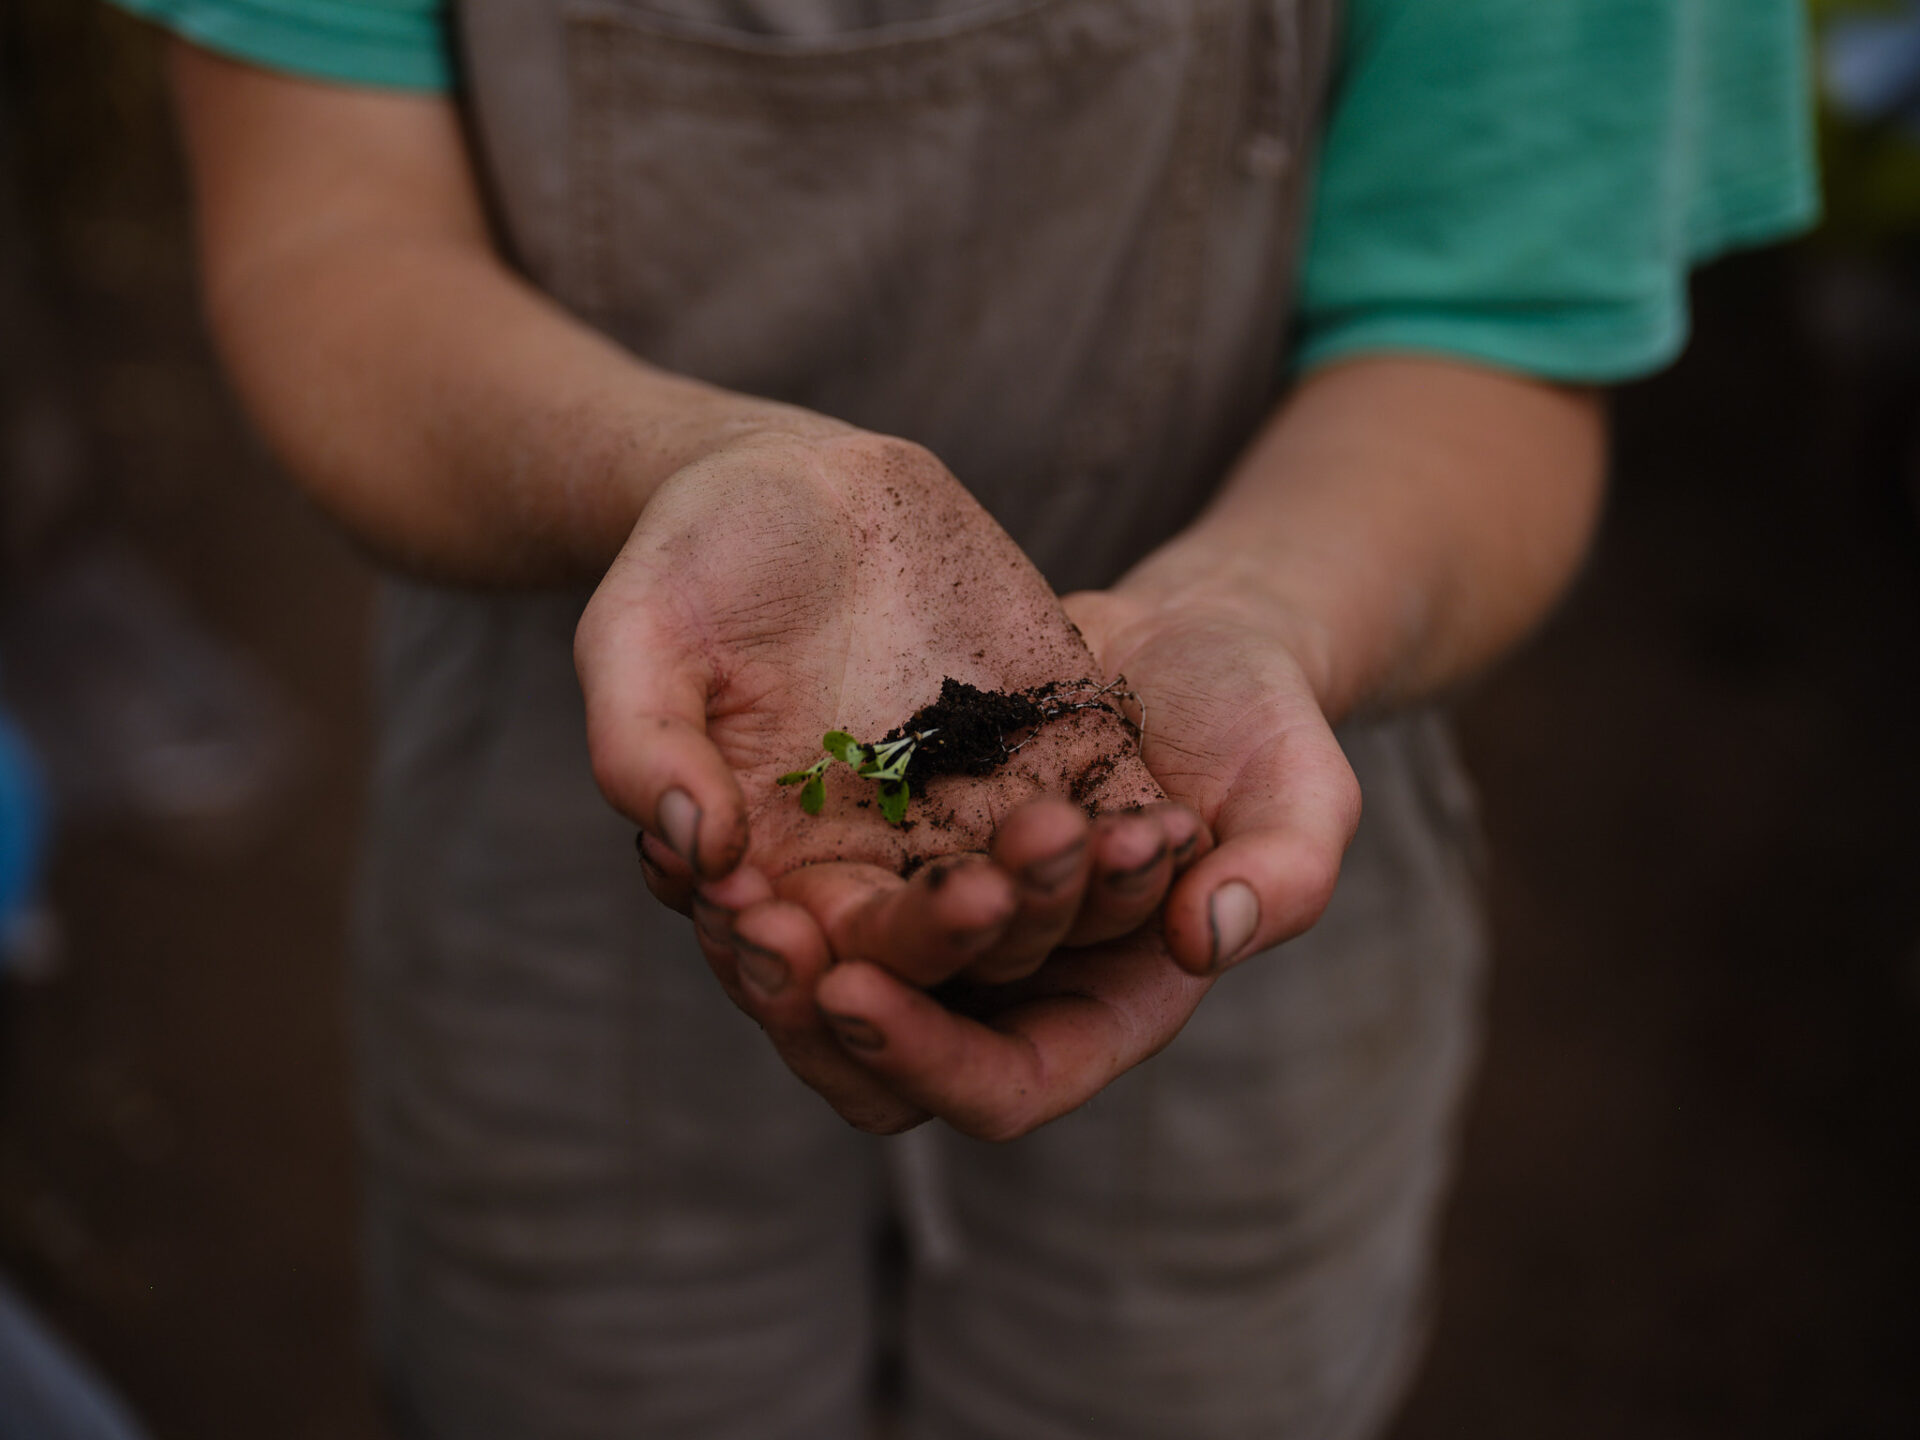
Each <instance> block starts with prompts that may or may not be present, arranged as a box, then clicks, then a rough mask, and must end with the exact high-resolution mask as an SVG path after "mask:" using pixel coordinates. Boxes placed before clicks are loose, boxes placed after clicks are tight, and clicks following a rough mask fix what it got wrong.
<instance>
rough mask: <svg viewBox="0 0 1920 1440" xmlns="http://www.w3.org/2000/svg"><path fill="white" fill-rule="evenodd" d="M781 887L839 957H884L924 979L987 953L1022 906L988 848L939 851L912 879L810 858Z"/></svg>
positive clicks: (897, 970) (894, 967)
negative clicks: (980, 851) (942, 853)
mask: <svg viewBox="0 0 1920 1440" xmlns="http://www.w3.org/2000/svg"><path fill="white" fill-rule="evenodd" d="M776 888H777V890H778V892H779V894H780V896H781V897H782V898H783V899H787V900H791V901H793V902H795V903H796V904H798V905H800V906H802V907H803V908H805V909H806V910H807V912H808V913H809V914H811V915H812V916H813V917H814V919H815V921H816V922H817V923H818V924H819V926H820V928H821V931H822V932H823V933H824V934H825V935H826V937H827V944H828V945H829V946H830V947H831V949H832V951H833V953H834V954H835V955H836V956H838V957H839V958H840V959H841V960H865V961H869V962H871V963H873V964H876V965H882V966H885V967H886V968H887V969H888V970H890V971H892V972H893V973H894V974H895V975H898V976H899V977H900V978H901V979H903V980H905V981H907V982H908V983H909V984H912V985H922V986H924V985H937V984H939V983H940V982H941V981H942V980H945V979H948V978H949V977H951V976H953V975H956V974H958V973H959V972H960V971H962V970H964V969H966V967H967V966H969V965H970V964H972V963H973V962H974V961H975V960H976V959H978V958H979V957H980V956H981V955H982V954H984V953H985V952H986V951H987V950H988V948H989V947H990V946H992V945H993V944H994V943H995V942H996V941H997V940H998V939H999V938H1000V936H1001V935H1002V934H1003V933H1004V931H1005V929H1006V926H1007V923H1008V921H1010V920H1011V919H1012V918H1013V914H1014V911H1015V909H1016V906H1017V900H1016V897H1015V895H1014V886H1013V881H1012V879H1011V878H1010V877H1009V876H1007V875H1006V874H1005V873H1004V872H1002V871H1001V870H1000V868H999V867H998V866H996V865H995V864H993V862H992V861H991V860H989V859H988V858H987V857H986V856H984V855H957V856H947V857H942V858H940V859H937V860H934V861H931V862H930V863H928V864H927V865H925V866H923V867H922V868H921V869H920V871H919V872H918V873H916V874H915V875H914V877H913V878H912V880H910V881H903V880H901V879H900V878H899V877H898V876H897V875H894V874H892V873H891V872H890V871H886V870H882V869H880V868H878V867H877V866H872V865H856V864H851V863H848V864H832V863H830V864H823V865H806V866H802V867H801V868H799V869H797V870H792V871H789V872H788V873H787V874H785V875H783V876H782V877H781V878H780V880H779V882H778V885H777V887H776Z"/></svg>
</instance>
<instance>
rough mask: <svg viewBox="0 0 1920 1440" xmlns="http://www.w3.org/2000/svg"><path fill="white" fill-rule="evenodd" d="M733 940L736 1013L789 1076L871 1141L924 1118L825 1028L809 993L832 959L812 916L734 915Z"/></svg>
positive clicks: (794, 912)
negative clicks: (757, 1030)
mask: <svg viewBox="0 0 1920 1440" xmlns="http://www.w3.org/2000/svg"><path fill="white" fill-rule="evenodd" d="M732 934H733V953H734V957H735V962H736V967H737V973H738V976H739V980H740V986H739V989H740V994H741V999H740V1002H739V1003H740V1005H741V1008H742V1009H744V1010H745V1011H746V1012H747V1013H748V1014H749V1015H751V1016H752V1017H753V1018H754V1019H755V1020H756V1021H758V1022H759V1024H760V1026H761V1028H762V1029H764V1030H765V1031H766V1032H767V1038H768V1039H770V1040H771V1041H772V1042H773V1045H774V1048H775V1049H776V1050H778V1051H779V1052H780V1057H781V1059H783V1060H784V1061H785V1062H786V1063H787V1066H788V1068H789V1069H791V1070H792V1071H793V1073H794V1074H795V1075H797V1076H798V1077H799V1078H800V1079H801V1080H802V1081H803V1082H804V1083H805V1084H807V1085H809V1086H810V1087H812V1088H813V1089H814V1090H815V1091H816V1092H818V1093H819V1094H820V1096H821V1097H822V1098H823V1099H825V1100H826V1102H827V1103H828V1104H829V1105H831V1106H832V1107H833V1108H834V1109H835V1110H836V1111H837V1112H838V1113H839V1114H840V1116H841V1117H842V1118H843V1119H845V1120H846V1121H847V1122H848V1123H849V1124H851V1125H853V1126H855V1127H856V1128H858V1129H861V1130H865V1131H868V1132H870V1133H872V1134H878V1135H892V1134H897V1133H898V1132H900V1131H902V1130H907V1129H911V1128H912V1127H913V1126H915V1125H917V1124H919V1123H920V1122H921V1121H923V1120H925V1119H926V1118H927V1116H926V1112H925V1111H924V1110H922V1109H920V1107H918V1106H917V1105H914V1104H912V1103H911V1102H910V1101H906V1100H903V1099H901V1098H900V1097H899V1096H898V1095H895V1094H894V1093H893V1092H892V1091H891V1090H890V1089H889V1088H888V1087H887V1086H886V1084H885V1083H884V1082H883V1081H881V1080H880V1079H879V1078H878V1077H876V1076H875V1075H874V1074H873V1073H872V1072H870V1071H868V1070H867V1069H865V1068H864V1067H863V1066H861V1065H860V1064H859V1063H858V1062H856V1061H855V1060H853V1059H851V1058H850V1057H849V1056H848V1055H847V1052H846V1051H845V1050H844V1049H842V1048H841V1046H840V1044H839V1043H838V1042H837V1041H836V1040H835V1038H834V1036H833V1032H832V1031H831V1030H829V1029H828V1028H827V1024H826V1022H825V1020H824V1019H822V1017H821V1015H820V1011H819V1007H818V1006H817V1005H816V1004H815V1003H814V990H815V987H816V986H817V985H818V983H819V980H820V977H821V976H822V975H823V974H825V973H826V971H827V968H828V966H830V965H831V964H832V963H833V957H832V955H831V954H830V953H829V951H828V949H827V942H826V937H825V936H824V935H822V934H821V933H820V927H819V926H818V925H816V924H814V922H813V917H812V916H810V915H809V914H808V913H807V912H806V911H805V910H803V909H802V908H801V907H800V906H798V905H795V904H792V903H791V902H789V901H783V900H767V901H764V902H762V903H760V904H756V905H753V906H750V907H748V908H747V909H745V910H742V911H740V912H738V913H737V914H736V915H735V917H734V920H733V926H732Z"/></svg>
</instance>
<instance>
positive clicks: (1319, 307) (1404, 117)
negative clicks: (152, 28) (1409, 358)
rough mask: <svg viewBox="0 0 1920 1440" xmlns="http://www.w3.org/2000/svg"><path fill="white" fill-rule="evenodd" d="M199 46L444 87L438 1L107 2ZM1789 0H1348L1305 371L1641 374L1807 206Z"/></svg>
mask: <svg viewBox="0 0 1920 1440" xmlns="http://www.w3.org/2000/svg"><path fill="white" fill-rule="evenodd" d="M117 3H119V4H121V5H123V6H125V7H126V8H127V9H130V10H134V11H136V12H138V13H141V14H144V15H147V16H149V17H151V18H152V19H155V20H157V21H159V22H160V23H161V24H163V25H166V26H168V27H170V28H171V29H173V30H175V31H176V32H178V33H179V34H181V35H184V36H185V37H187V38H188V39H191V40H194V41H197V42H198V43H200V44H202V45H205V46H207V47H208V48H209V49H213V50H218V51H221V52H223V53H225V54H229V55H233V56H237V57H239V58H241V59H245V60H250V61H254V62H256V63H258V64H261V65H266V66H271V67H273V68H276V69H282V70H287V71H291V72H294V73H298V74H303V75H308V76H312V77H316V78H321V79H329V80H338V81H343V82H347V83H352V84H363V85H377V86H388V87H398V88H404V89H413V90H425V91H437V90H444V89H446V88H448V87H449V86H450V85H451V83H452V78H453V62H452V58H451V55H450V52H449V47H448V40H447V20H446V12H447V8H448V0H117ZM1805 23H1806V22H1805V17H1804V15H1803V13H1802V10H1801V6H1800V4H1799V3H1798V0H1348V4H1347V6H1346V28H1345V31H1344V39H1343V46H1342V54H1341V59H1340V69H1339V74H1338V78H1337V85H1336V89H1335V91H1334V96H1333V103H1332V108H1331V110H1330V112H1329V115H1328V117H1327V132H1326V140H1325V145H1324V148H1323V150H1322V154H1321V159H1320V170H1319V175H1318V181H1317V190H1316V195H1315V203H1314V210H1313V222H1312V234H1311V237H1310V240H1309V244H1308V248H1307V258H1306V265H1305V271H1304V274H1303V276H1302V281H1301V298H1300V321H1301V330H1300V348H1299V354H1298V359H1299V363H1300V364H1301V365H1302V366H1304V367H1311V366H1314V365H1320V364H1325V363H1327V362H1329V361H1332V360H1335V359H1338V358H1341V357H1343V356H1348V355H1355V354H1361V353H1366V352H1380V351H1416V352H1424V353H1437V354H1446V355H1456V356H1462V357H1465V358H1468V359H1473V360H1478V361H1482V362H1485V363H1487V364H1491V365H1497V366H1501V367H1505V368H1509V369H1514V370H1519V371H1523V372H1525V373H1528V374H1533V375H1540V376H1544V377H1548V378H1552V379H1557V380H1568V381H1584V382H1595V383H1598V382H1606V381H1614V380H1623V379H1628V378H1630V377H1633V376H1635V375H1641V374H1645V373H1646V372H1648V371H1650V370H1654V369H1657V368H1658V367H1659V366H1661V365H1663V364H1665V363H1666V362H1667V361H1668V360H1670V359H1672V358H1673V356H1674V355H1675V354H1677V353H1678V351H1679V349H1680V347H1681V345H1682V344H1683V343H1684V342H1685V339H1686V331H1687V310H1686V277H1687V270H1688V268H1689V267H1690V266H1691V265H1693V264H1695V263H1697V262H1699V261H1701V260H1704V259H1707V258H1710V257H1711V256H1713V255H1715V254H1717V253H1719V252H1721V251H1723V250H1726V249H1728V248H1731V247H1734V246H1738V245H1743V244H1751V243H1754V242H1757V241H1762V240H1767V239H1773V238H1776V237H1779V236H1782V235H1785V234H1789V233H1792V232H1793V231H1795V230H1798V229H1801V228H1803V227H1805V226H1807V225H1809V224H1811V223H1812V221H1813V218H1814V216H1815V213H1816V211H1817V209H1818V197H1817V190H1816V185H1815V180H1814V166H1813V144H1812V132H1811V120H1810V111H1811V82H1810V80H1809V78H1808V66H1807V56H1806V36H1805Z"/></svg>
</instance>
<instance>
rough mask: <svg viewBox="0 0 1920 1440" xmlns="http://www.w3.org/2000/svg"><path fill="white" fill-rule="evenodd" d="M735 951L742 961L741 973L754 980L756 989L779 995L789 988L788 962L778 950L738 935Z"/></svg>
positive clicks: (735, 955)
mask: <svg viewBox="0 0 1920 1440" xmlns="http://www.w3.org/2000/svg"><path fill="white" fill-rule="evenodd" d="M733 953H734V957H735V958H736V959H737V960H738V961H739V962H740V973H741V974H743V975H745V976H746V977H747V979H749V980H751V981H752V982H753V987H754V989H756V990H759V991H760V992H761V993H762V994H766V995H778V994H779V993H780V992H781V991H782V990H784V989H786V988H787V980H788V978H789V971H788V970H787V962H786V960H785V959H783V958H782V957H781V956H780V955H779V954H778V953H777V952H775V951H772V950H769V949H767V948H766V947H765V946H763V945H756V944H754V943H753V942H752V941H751V940H747V939H744V938H742V937H740V936H738V935H736V936H734V939H733Z"/></svg>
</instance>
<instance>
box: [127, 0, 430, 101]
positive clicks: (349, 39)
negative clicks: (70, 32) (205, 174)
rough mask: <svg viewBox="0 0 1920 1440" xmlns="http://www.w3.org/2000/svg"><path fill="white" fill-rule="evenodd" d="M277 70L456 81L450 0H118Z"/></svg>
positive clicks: (359, 81)
mask: <svg viewBox="0 0 1920 1440" xmlns="http://www.w3.org/2000/svg"><path fill="white" fill-rule="evenodd" d="M113 3H115V4H117V5H119V6H120V7H121V8H122V9H124V10H131V11H132V12H133V13H134V14H136V15H141V16H144V17H145V18H147V19H149V20H152V21H154V22H156V23H157V24H160V25H162V26H165V27H166V28H167V29H169V30H171V31H173V33H174V34H176V35H179V36H181V37H182V38H183V39H187V40H191V41H193V42H194V43H195V44H197V45H203V46H205V47H206V48H207V49H209V50H213V51H217V52H218V53H220V54H222V55H229V56H232V57H233V58H234V59H236V60H246V61H249V62H251V63H253V64H255V65H261V66H265V67H266V68H267V69H270V70H280V71H285V72H287V73H289V74H294V75H305V76H310V77H312V78H314V79H317V80H338V81H342V82H344V83H346V84H349V85H371V86H380V87H383V88H388V89H398V90H426V91H444V90H446V89H448V88H449V87H450V86H451V84H452V81H453V64H452V59H451V55H450V51H449V44H448V36H447V14H446V10H447V0H113Z"/></svg>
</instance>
